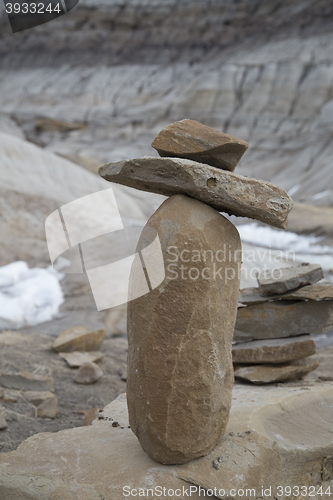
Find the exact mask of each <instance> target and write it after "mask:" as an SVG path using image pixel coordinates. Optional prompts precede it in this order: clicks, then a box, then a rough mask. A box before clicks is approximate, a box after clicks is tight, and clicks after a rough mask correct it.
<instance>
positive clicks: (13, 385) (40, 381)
mask: <svg viewBox="0 0 333 500" xmlns="http://www.w3.org/2000/svg"><path fill="white" fill-rule="evenodd" d="M0 384H1V385H2V386H3V387H6V388H7V389H16V390H24V391H51V392H54V384H53V380H52V378H50V377H44V376H42V375H36V374H35V373H29V372H19V373H1V374H0Z"/></svg>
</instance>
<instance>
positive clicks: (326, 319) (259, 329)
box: [234, 300, 333, 340]
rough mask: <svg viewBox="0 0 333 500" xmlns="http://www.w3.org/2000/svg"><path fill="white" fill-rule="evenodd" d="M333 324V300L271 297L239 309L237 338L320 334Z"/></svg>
mask: <svg viewBox="0 0 333 500" xmlns="http://www.w3.org/2000/svg"><path fill="white" fill-rule="evenodd" d="M332 327H333V302H332V301H331V300H325V301H321V302H315V301H311V300H309V301H297V302H296V301H295V302H294V301H284V300H278V301H271V302H265V303H262V304H254V305H251V306H247V307H241V308H239V309H238V313H237V321H236V327H235V334H234V338H235V340H251V339H270V338H271V339H272V338H283V337H290V336H294V335H301V334H303V333H305V332H306V333H314V334H321V333H325V332H328V331H330V330H331V329H332Z"/></svg>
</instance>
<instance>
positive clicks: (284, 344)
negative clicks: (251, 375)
mask: <svg viewBox="0 0 333 500" xmlns="http://www.w3.org/2000/svg"><path fill="white" fill-rule="evenodd" d="M315 352H316V343H315V341H314V340H313V338H312V337H311V335H300V336H299V337H291V338H285V339H266V340H253V341H252V342H241V343H239V344H235V345H233V346H232V361H233V362H234V363H250V364H253V365H255V364H257V363H284V362H286V361H293V360H295V359H302V358H306V357H307V356H311V355H312V354H315Z"/></svg>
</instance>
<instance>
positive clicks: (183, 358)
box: [127, 195, 241, 464]
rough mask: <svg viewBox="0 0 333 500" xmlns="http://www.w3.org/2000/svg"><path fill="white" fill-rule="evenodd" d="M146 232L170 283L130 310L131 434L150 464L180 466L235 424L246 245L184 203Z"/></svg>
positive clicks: (170, 204)
mask: <svg viewBox="0 0 333 500" xmlns="http://www.w3.org/2000/svg"><path fill="white" fill-rule="evenodd" d="M146 228H152V229H154V230H157V232H158V235H159V238H160V242H161V247H162V252H163V257H164V263H165V267H166V277H165V279H164V281H163V282H162V283H161V284H160V285H159V286H158V287H157V288H155V289H154V290H152V291H151V292H150V293H149V294H147V295H144V296H142V297H140V298H138V299H136V300H134V301H132V302H130V303H129V304H128V340H129V351H128V378H127V399H128V408H129V418H130V425H131V429H132V430H133V432H134V433H135V434H136V436H137V437H138V439H139V441H140V443H141V446H142V448H143V449H144V450H145V451H146V452H147V453H148V454H149V455H150V456H151V457H152V458H154V459H155V460H157V461H158V462H162V463H164V464H180V463H185V462H188V461H190V460H192V459H195V458H197V457H200V456H202V455H205V454H207V453H209V452H210V451H211V450H212V448H213V447H214V446H215V445H216V443H217V442H218V441H219V439H220V438H221V436H222V435H223V433H224V431H225V428H226V424H227V422H228V418H229V411H230V406H231V392H232V387H233V379H234V377H233V367H232V356H231V348H232V345H231V343H232V335H233V331H234V326H235V321H236V313H237V303H238V290H239V272H240V263H241V243H240V238H239V234H238V232H237V229H236V228H235V227H234V226H233V225H232V224H231V223H230V222H229V221H228V220H227V219H226V218H225V217H223V216H222V215H220V214H219V213H218V212H216V211H215V210H214V209H212V208H211V207H208V206H207V205H205V204H203V203H201V202H200V201H197V200H194V199H192V198H188V197H187V196H182V195H180V196H173V197H171V198H169V199H168V200H166V201H165V202H164V203H163V204H162V205H161V206H160V208H159V209H158V210H157V211H156V212H155V214H154V215H153V216H152V217H151V218H150V219H149V221H148V223H147V226H146ZM143 234H144V233H143ZM143 239H144V236H142V237H141V239H140V242H139V246H138V249H140V248H141V247H142V246H144V242H143V241H142V240H143ZM139 267H140V266H138V267H136V266H135V264H134V266H133V268H132V272H131V279H130V288H131V287H134V288H135V287H136V281H138V280H140V279H142V271H141V269H139Z"/></svg>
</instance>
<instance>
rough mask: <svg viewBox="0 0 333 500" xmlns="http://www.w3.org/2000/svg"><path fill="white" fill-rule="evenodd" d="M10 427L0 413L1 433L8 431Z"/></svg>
mask: <svg viewBox="0 0 333 500" xmlns="http://www.w3.org/2000/svg"><path fill="white" fill-rule="evenodd" d="M7 427H8V424H7V422H6V420H5V417H4V416H3V415H2V414H1V413H0V431H4V430H6V429H7Z"/></svg>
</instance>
